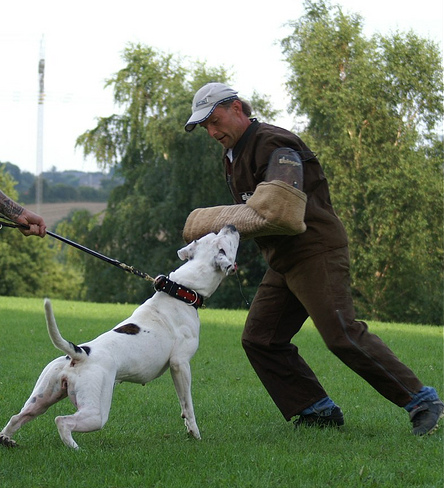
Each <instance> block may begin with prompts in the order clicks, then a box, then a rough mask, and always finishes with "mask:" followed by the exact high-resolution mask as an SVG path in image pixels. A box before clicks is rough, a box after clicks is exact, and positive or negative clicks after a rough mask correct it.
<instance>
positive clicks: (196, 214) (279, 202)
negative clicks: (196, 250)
mask: <svg viewBox="0 0 444 488" xmlns="http://www.w3.org/2000/svg"><path fill="white" fill-rule="evenodd" d="M306 202H307V196H306V195H305V193H303V192H301V191H300V190H298V189H296V188H293V187H292V186H290V185H288V184H287V183H284V182H283V181H278V180H273V181H269V182H262V183H259V185H258V186H257V187H256V191H255V192H254V193H253V195H252V196H251V198H250V199H249V200H248V201H247V203H246V205H243V204H240V205H221V206H218V207H208V208H197V209H195V210H193V211H192V212H191V213H190V215H189V216H188V218H187V221H186V223H185V228H184V231H183V237H184V239H185V241H186V242H190V241H192V240H194V239H199V238H200V237H202V236H203V235H205V234H208V233H209V232H219V230H220V229H221V228H222V227H223V226H224V225H227V224H231V225H234V226H235V227H236V229H237V230H238V232H239V233H240V235H241V238H242V239H251V238H254V237H261V236H267V235H296V234H301V233H302V232H305V230H306V225H305V223H304V215H305V205H306Z"/></svg>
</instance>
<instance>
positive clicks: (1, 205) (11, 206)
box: [0, 190, 24, 220]
mask: <svg viewBox="0 0 444 488" xmlns="http://www.w3.org/2000/svg"><path fill="white" fill-rule="evenodd" d="M23 210H24V209H23V207H22V206H21V205H19V204H18V203H16V202H14V200H12V199H11V198H9V197H8V196H7V195H5V194H4V193H3V192H2V191H1V190H0V212H1V213H2V214H3V215H6V217H8V218H10V219H12V220H16V219H17V218H18V217H20V215H21V214H22V213H23Z"/></svg>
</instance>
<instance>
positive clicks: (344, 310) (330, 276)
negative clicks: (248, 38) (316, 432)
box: [242, 248, 423, 420]
mask: <svg viewBox="0 0 444 488" xmlns="http://www.w3.org/2000/svg"><path fill="white" fill-rule="evenodd" d="M309 316H310V317H311V318H312V320H313V322H314V324H315V326H316V328H317V329H318V331H319V333H320V334H321V336H322V338H323V340H324V342H325V343H326V345H327V347H328V349H329V350H330V351H332V352H333V353H334V354H335V355H336V356H337V357H338V358H339V359H340V360H341V361H343V362H344V363H345V364H346V365H347V366H348V367H349V368H351V369H352V370H353V371H355V372H356V373H357V374H359V375H360V376H361V377H362V378H364V379H365V380H366V381H367V382H368V383H370V385H372V386H373V388H375V389H376V390H377V391H378V392H379V393H380V394H381V395H383V396H384V397H385V398H387V399H388V400H390V401H391V402H393V403H395V404H396V405H398V406H400V407H403V406H405V405H407V403H409V402H410V400H411V398H412V395H414V394H415V393H417V392H418V391H419V390H420V389H421V388H422V386H423V385H422V383H421V382H420V381H419V379H418V378H417V377H416V376H415V374H414V373H413V372H412V371H411V370H410V369H409V368H407V367H406V366H405V365H404V364H403V363H401V362H400V361H399V359H398V358H397V357H396V356H395V355H394V354H393V352H392V351H391V350H390V349H389V348H388V347H387V346H386V345H385V344H384V342H382V340H381V339H380V338H379V337H378V336H376V335H374V334H371V333H370V332H369V331H368V327H367V324H366V323H365V322H360V321H356V320H355V311H354V308H353V301H352V297H351V290H350V274H349V256H348V248H341V249H336V250H333V251H327V252H324V253H322V254H317V255H315V256H312V257H310V258H308V259H305V260H304V261H302V262H301V263H299V264H298V265H296V266H295V267H294V268H293V269H291V270H290V271H289V272H288V273H285V274H284V275H281V274H279V273H276V272H275V271H273V270H271V269H269V270H268V271H267V272H266V273H265V276H264V278H263V280H262V283H261V284H260V286H259V288H258V291H257V293H256V296H255V298H254V300H253V303H252V305H251V309H250V312H249V314H248V318H247V321H246V325H245V329H244V332H243V335H242V345H243V347H244V349H245V352H246V354H247V356H248V358H249V360H250V362H251V364H252V366H253V368H254V370H255V371H256V373H257V375H258V376H259V378H260V380H261V381H262V383H263V384H264V386H265V388H266V389H267V391H268V393H269V394H270V396H271V398H272V399H273V401H274V402H275V403H276V405H277V407H278V408H279V410H280V411H281V412H282V415H283V416H284V417H285V419H286V420H290V419H291V418H292V417H293V416H295V415H298V414H299V413H300V412H302V410H304V409H305V408H307V407H309V406H310V405H312V404H313V403H315V402H317V401H318V400H320V399H321V398H324V397H326V396H327V393H326V392H325V390H324V388H323V387H322V386H321V384H320V383H319V381H318V379H317V378H316V376H315V374H314V373H313V371H312V370H311V369H310V367H309V366H308V365H307V363H306V362H305V361H304V360H303V359H302V357H301V356H300V355H299V352H298V348H297V347H296V346H295V345H294V344H291V343H290V341H291V339H292V338H293V336H294V335H295V334H296V333H297V332H298V331H299V330H300V329H301V327H302V325H303V323H304V322H305V320H306V319H307V318H308V317H309Z"/></svg>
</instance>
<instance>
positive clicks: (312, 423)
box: [293, 407, 344, 428]
mask: <svg viewBox="0 0 444 488" xmlns="http://www.w3.org/2000/svg"><path fill="white" fill-rule="evenodd" d="M293 423H294V426H295V427H296V428H297V427H300V426H301V425H305V426H307V427H321V428H323V427H340V426H341V425H344V414H343V413H342V410H341V409H340V408H339V407H334V408H333V410H332V411H331V412H330V415H322V413H321V414H319V413H310V414H308V415H299V418H298V419H297V420H295V421H294V422H293Z"/></svg>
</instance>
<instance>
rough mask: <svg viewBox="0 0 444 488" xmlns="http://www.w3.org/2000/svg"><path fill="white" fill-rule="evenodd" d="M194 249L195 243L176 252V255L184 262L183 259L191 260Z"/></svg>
mask: <svg viewBox="0 0 444 488" xmlns="http://www.w3.org/2000/svg"><path fill="white" fill-rule="evenodd" d="M195 248H196V241H193V242H190V243H189V244H188V246H185V247H183V248H182V249H179V250H178V251H177V255H178V256H179V259H181V260H182V261H185V259H188V260H190V259H193V256H194V249H195Z"/></svg>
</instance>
